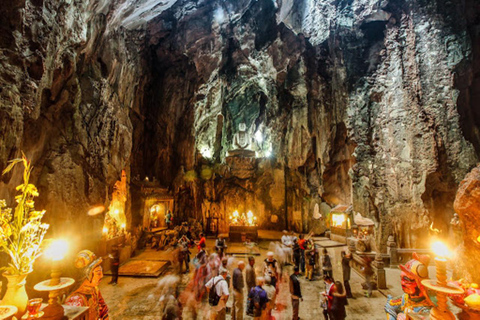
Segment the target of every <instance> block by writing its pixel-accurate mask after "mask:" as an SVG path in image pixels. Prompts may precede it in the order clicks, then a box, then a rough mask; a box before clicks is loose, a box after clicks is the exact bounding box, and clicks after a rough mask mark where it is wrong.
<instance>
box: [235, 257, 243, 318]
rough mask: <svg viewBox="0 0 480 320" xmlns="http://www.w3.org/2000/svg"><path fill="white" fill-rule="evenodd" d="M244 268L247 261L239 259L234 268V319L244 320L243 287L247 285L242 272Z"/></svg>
mask: <svg viewBox="0 0 480 320" xmlns="http://www.w3.org/2000/svg"><path fill="white" fill-rule="evenodd" d="M243 269H245V262H243V261H239V262H238V264H237V268H236V269H235V270H233V280H232V282H233V310H232V319H234V320H243V300H244V299H243V288H244V287H245V282H244V280H243V273H242V271H243Z"/></svg>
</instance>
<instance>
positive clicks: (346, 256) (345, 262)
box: [342, 251, 353, 298]
mask: <svg viewBox="0 0 480 320" xmlns="http://www.w3.org/2000/svg"><path fill="white" fill-rule="evenodd" d="M350 261H352V254H351V253H350V251H347V252H346V253H345V251H342V271H343V286H344V287H345V291H346V293H347V298H353V295H352V289H351V288H350V283H349V281H350V273H351V270H352V269H351V267H350Z"/></svg>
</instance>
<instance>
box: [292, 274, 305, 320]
mask: <svg viewBox="0 0 480 320" xmlns="http://www.w3.org/2000/svg"><path fill="white" fill-rule="evenodd" d="M299 271H300V269H299V268H298V267H294V268H293V274H292V275H291V276H290V296H291V298H292V308H293V317H292V319H293V320H298V319H299V317H298V311H299V309H300V300H301V301H303V298H302V291H301V288H300V281H299V280H298V275H299Z"/></svg>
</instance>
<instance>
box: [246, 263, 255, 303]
mask: <svg viewBox="0 0 480 320" xmlns="http://www.w3.org/2000/svg"><path fill="white" fill-rule="evenodd" d="M256 278H257V275H256V274H255V258H254V257H253V256H250V257H248V265H247V268H246V269H245V280H246V281H245V282H246V283H247V294H250V291H251V290H252V288H254V287H255V279H256Z"/></svg>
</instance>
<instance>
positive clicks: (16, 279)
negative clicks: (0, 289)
mask: <svg viewBox="0 0 480 320" xmlns="http://www.w3.org/2000/svg"><path fill="white" fill-rule="evenodd" d="M3 276H4V277H5V278H7V280H8V283H7V291H6V292H5V296H4V297H3V299H2V303H1V304H2V305H4V306H6V305H8V306H15V307H17V308H18V313H17V314H16V316H17V318H18V319H20V318H21V316H22V315H23V314H24V313H25V311H26V309H27V304H28V296H27V291H26V290H25V283H26V282H27V280H26V279H27V276H28V273H26V274H14V275H10V274H7V273H4V274H3Z"/></svg>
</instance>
